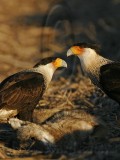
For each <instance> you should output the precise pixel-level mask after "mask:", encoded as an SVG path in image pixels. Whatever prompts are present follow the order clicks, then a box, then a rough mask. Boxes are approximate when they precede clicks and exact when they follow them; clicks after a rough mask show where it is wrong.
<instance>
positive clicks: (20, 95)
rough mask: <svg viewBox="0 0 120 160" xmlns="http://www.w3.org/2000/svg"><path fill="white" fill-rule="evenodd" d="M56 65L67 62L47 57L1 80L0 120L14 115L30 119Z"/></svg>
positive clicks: (63, 65)
mask: <svg viewBox="0 0 120 160" xmlns="http://www.w3.org/2000/svg"><path fill="white" fill-rule="evenodd" d="M58 67H67V64H66V62H65V61H63V60H62V59H60V58H54V57H49V58H46V59H43V60H41V61H40V62H39V63H38V64H36V65H35V66H34V67H33V68H31V69H28V70H24V71H21V72H18V73H16V74H13V75H11V76H9V77H8V78H6V79H5V80H3V82H2V83H1V84H0V121H1V120H5V119H8V118H11V117H14V116H16V115H19V118H20V119H22V120H30V121H31V120H32V113H33V110H34V108H35V106H36V105H37V104H38V102H39V100H40V98H41V97H42V95H43V94H44V92H45V90H46V88H47V87H48V85H49V83H50V81H51V79H52V76H53V74H54V72H55V70H56V69H57V68H58Z"/></svg>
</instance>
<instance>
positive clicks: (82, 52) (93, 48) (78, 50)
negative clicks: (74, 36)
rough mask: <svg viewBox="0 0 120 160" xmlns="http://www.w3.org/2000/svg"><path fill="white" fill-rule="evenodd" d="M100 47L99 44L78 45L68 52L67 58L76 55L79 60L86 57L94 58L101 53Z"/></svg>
mask: <svg viewBox="0 0 120 160" xmlns="http://www.w3.org/2000/svg"><path fill="white" fill-rule="evenodd" d="M99 49H100V47H99V46H98V45H97V44H90V43H85V42H83V43H76V44H74V45H73V46H71V47H70V49H69V50H68V51H67V56H71V55H76V56H78V57H79V58H84V56H86V57H87V56H88V57H90V56H92V55H95V54H96V53H98V52H99Z"/></svg>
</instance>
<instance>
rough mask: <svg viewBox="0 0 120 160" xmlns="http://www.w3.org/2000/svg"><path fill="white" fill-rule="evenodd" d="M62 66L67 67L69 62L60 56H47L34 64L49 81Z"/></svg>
mask: <svg viewBox="0 0 120 160" xmlns="http://www.w3.org/2000/svg"><path fill="white" fill-rule="evenodd" d="M60 67H65V68H67V63H66V62H65V61H64V60H63V59H61V58H58V57H47V58H44V59H41V60H40V61H39V62H38V63H37V64H36V65H35V66H34V69H35V70H36V71H37V72H39V73H41V74H42V75H43V76H45V77H47V81H48V82H50V81H51V79H52V76H53V74H54V72H55V70H56V69H57V68H60Z"/></svg>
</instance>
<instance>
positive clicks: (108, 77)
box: [100, 63, 120, 103]
mask: <svg viewBox="0 0 120 160" xmlns="http://www.w3.org/2000/svg"><path fill="white" fill-rule="evenodd" d="M100 84H101V86H102V88H103V89H104V91H105V92H106V94H108V96H109V97H111V98H112V99H114V100H116V101H117V102H118V103H120V63H110V64H106V65H104V66H102V67H101V68H100Z"/></svg>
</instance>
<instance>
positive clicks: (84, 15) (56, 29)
mask: <svg viewBox="0 0 120 160" xmlns="http://www.w3.org/2000/svg"><path fill="white" fill-rule="evenodd" d="M119 16H120V1H119V0H106V1H103V0H101V1H96V0H92V1H89V0H85V1H82V0H76V1H74V0H69V1H67V0H63V1H61V0H58V1H57V2H56V1H54V0H1V1H0V63H1V65H0V73H1V76H0V81H2V80H3V79H4V78H5V77H7V76H8V75H11V74H13V73H15V72H17V71H20V70H22V69H26V68H29V67H32V66H33V65H34V64H35V63H36V62H37V61H38V60H39V58H42V57H46V56H51V55H58V56H61V57H63V58H65V59H66V56H65V52H66V49H67V48H68V47H69V45H71V44H72V43H74V42H78V41H88V40H89V41H97V42H99V43H100V44H101V46H102V50H101V54H102V55H104V56H105V57H108V58H111V59H116V60H119V59H120V47H119V42H120V32H119V28H120V21H119V19H120V17H119ZM67 61H68V69H67V70H64V71H63V72H61V71H58V72H56V75H55V76H54V78H53V82H52V83H51V85H50V87H49V88H48V91H47V93H46V94H45V95H44V97H43V99H42V100H41V101H40V104H39V105H38V106H37V108H36V110H35V117H34V118H35V119H36V120H37V121H39V122H40V123H41V125H45V124H48V123H50V125H51V127H50V128H52V127H53V123H58V122H57V121H58V120H59V122H61V121H62V120H63V119H64V118H65V121H67V122H68V126H69V118H68V119H67V116H66V111H68V110H69V112H70V113H69V115H70V116H71V115H72V114H73V112H74V110H75V117H73V118H72V120H73V121H72V124H71V128H74V124H75V122H76V123H78V122H79V121H80V120H81V119H80V118H78V117H77V118H78V119H76V116H78V115H80V116H81V113H82V112H81V110H82V111H84V112H85V113H86V115H91V116H94V117H95V118H100V123H101V122H102V121H103V122H104V124H105V126H106V128H107V130H108V132H107V134H106V135H105V139H103V138H104V137H102V139H101V138H100V139H99V140H98V139H97V140H96V139H95V140H93V138H91V137H89V136H88V139H85V140H83V141H82V142H81V140H80V137H79V136H78V135H77V138H76V135H75V134H74V133H73V131H72V129H71V135H72V136H71V135H68V137H67V139H65V144H64V149H63V150H61V149H60V150H59V149H58V150H57V149H56V150H52V151H51V152H50V151H49V154H48V151H47V149H46V148H45V147H44V151H43V150H41V148H40V146H41V145H40V144H39V142H38V141H36V140H30V141H29V142H25V143H24V148H23V147H22V148H20V146H19V141H18V139H17V138H16V131H14V130H13V129H12V128H11V127H10V126H9V125H7V124H1V126H0V158H5V159H7V158H12V159H13V158H14V157H15V158H16V157H22V158H23V157H24V159H25V157H30V158H26V159H57V158H59V159H70V158H71V159H78V158H79V159H119V158H120V154H119V150H120V149H119V148H120V118H119V117H120V109H119V105H118V104H117V103H116V102H114V101H112V100H111V99H109V98H108V97H107V96H105V95H104V94H103V93H102V92H101V91H99V89H96V88H95V87H94V86H93V85H92V84H91V83H90V81H89V80H88V79H87V78H86V77H84V76H82V75H81V74H80V73H81V70H80V65H76V64H77V63H76V59H74V60H73V57H72V58H70V60H67ZM76 66H77V67H76ZM73 72H74V73H73ZM75 73H76V74H75ZM78 74H80V76H78ZM62 77H63V78H62ZM66 77H67V78H66ZM76 111H77V112H76ZM64 112H65V114H64ZM61 113H62V114H61ZM56 115H57V116H58V117H57V118H56ZM75 119H76V121H75V122H74V120H75ZM85 121H87V120H85ZM78 124H79V123H78ZM78 128H79V125H77V126H76V129H78ZM49 130H50V129H49ZM64 130H65V129H64ZM58 131H59V130H57V131H56V134H57V132H58ZM99 132H100V131H99ZM99 132H98V133H99ZM98 133H97V134H98ZM51 134H53V132H52V133H51ZM64 134H65V132H63V130H61V135H62V136H63V137H64ZM91 139H92V140H91ZM63 141H64V138H63V140H62V138H61V137H60V138H59V144H58V145H60V146H62V147H63V144H62V143H63ZM61 142H62V143H61ZM79 142H80V143H79ZM74 143H76V144H77V146H76V148H74V147H75V146H74V145H73V144H74ZM33 144H34V145H33ZM70 145H71V147H70V150H69V149H68V148H66V147H65V146H70ZM25 146H27V147H25ZM16 159H19V158H16Z"/></svg>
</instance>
